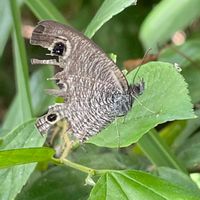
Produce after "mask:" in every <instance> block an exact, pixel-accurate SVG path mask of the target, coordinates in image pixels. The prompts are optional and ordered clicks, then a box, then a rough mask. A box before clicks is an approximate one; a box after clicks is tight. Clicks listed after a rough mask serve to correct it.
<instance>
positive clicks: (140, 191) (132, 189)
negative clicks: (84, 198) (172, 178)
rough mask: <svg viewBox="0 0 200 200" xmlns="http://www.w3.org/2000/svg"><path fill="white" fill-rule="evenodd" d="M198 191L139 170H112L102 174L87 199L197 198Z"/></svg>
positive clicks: (183, 199)
mask: <svg viewBox="0 0 200 200" xmlns="http://www.w3.org/2000/svg"><path fill="white" fill-rule="evenodd" d="M199 198H200V191H199V192H196V193H194V192H193V191H190V189H185V188H182V187H181V186H178V185H175V184H172V183H170V182H167V181H165V180H163V179H161V178H158V177H156V176H152V175H150V174H147V173H144V172H140V171H121V172H120V171H115V172H114V171H113V172H109V173H106V174H105V175H103V176H102V177H101V178H100V179H99V181H98V182H97V184H96V186H95V187H94V188H93V189H92V192H91V194H90V197H89V200H93V199H94V200H104V199H106V200H113V199H134V200H143V199H148V200H155V199H156V200H172V199H173V200H175V199H181V200H198V199H199Z"/></svg>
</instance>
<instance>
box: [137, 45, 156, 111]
mask: <svg viewBox="0 0 200 200" xmlns="http://www.w3.org/2000/svg"><path fill="white" fill-rule="evenodd" d="M151 50H152V49H151V48H149V49H147V51H146V52H145V54H144V56H143V58H142V61H141V63H140V64H139V66H138V69H137V71H136V73H135V75H134V77H133V84H134V82H135V79H136V77H137V75H138V73H139V70H140V68H141V66H142V64H143V63H144V61H145V58H146V57H147V55H148V54H149V52H150V51H151ZM134 99H135V101H137V103H138V104H139V105H141V106H143V107H144V108H145V109H146V110H148V111H149V112H151V113H153V114H155V113H156V112H154V111H152V110H151V109H149V108H148V107H146V106H145V105H143V104H142V103H141V102H140V101H139V100H138V98H137V97H136V96H134Z"/></svg>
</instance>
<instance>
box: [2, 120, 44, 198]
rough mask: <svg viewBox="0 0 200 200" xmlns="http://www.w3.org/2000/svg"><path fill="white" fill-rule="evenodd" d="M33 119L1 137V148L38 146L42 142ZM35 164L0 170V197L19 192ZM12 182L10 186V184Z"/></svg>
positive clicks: (13, 195) (9, 196) (12, 196)
mask: <svg viewBox="0 0 200 200" xmlns="http://www.w3.org/2000/svg"><path fill="white" fill-rule="evenodd" d="M34 123H35V120H31V121H28V122H25V123H24V124H22V125H20V126H19V127H18V128H16V129H14V130H13V131H11V132H10V133H9V134H7V135H6V136H5V137H4V138H3V144H2V145H1V146H0V149H1V150H8V149H19V148H29V147H39V146H42V144H43V143H44V140H45V138H44V137H42V136H41V135H40V134H39V133H38V131H37V130H36V128H35V127H34ZM35 165H36V164H28V165H21V166H15V167H12V168H9V169H2V170H0V183H1V187H0V199H14V197H15V196H16V195H17V193H19V192H20V190H21V189H22V187H23V186H24V184H25V183H26V181H27V179H28V178H29V176H30V174H31V173H32V171H33V170H34V168H35ZM11 183H12V187H10V184H11Z"/></svg>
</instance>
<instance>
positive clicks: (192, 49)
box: [158, 39, 200, 68]
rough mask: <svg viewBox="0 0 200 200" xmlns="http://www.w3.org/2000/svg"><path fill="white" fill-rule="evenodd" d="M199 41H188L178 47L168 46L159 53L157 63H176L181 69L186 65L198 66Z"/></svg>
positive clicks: (199, 55)
mask: <svg viewBox="0 0 200 200" xmlns="http://www.w3.org/2000/svg"><path fill="white" fill-rule="evenodd" d="M199 58H200V41H199V40H194V39H193V40H188V41H186V42H185V43H184V44H182V45H180V46H175V45H173V46H169V48H165V49H163V50H162V51H161V53H160V55H159V58H158V59H159V61H164V62H170V63H178V64H179V65H180V67H181V68H185V67H187V66H188V65H193V66H199V64H198V61H199V60H200V59H199Z"/></svg>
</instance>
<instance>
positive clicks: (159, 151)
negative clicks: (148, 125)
mask: <svg viewBox="0 0 200 200" xmlns="http://www.w3.org/2000/svg"><path fill="white" fill-rule="evenodd" d="M137 144H138V145H139V147H140V148H141V149H142V151H143V152H144V153H145V155H146V156H147V157H148V158H149V160H151V162H152V163H153V164H155V165H156V166H166V167H170V168H174V169H177V170H180V171H182V172H184V173H187V170H186V168H185V166H184V165H183V164H182V163H180V162H179V161H178V160H177V158H176V157H175V156H174V154H173V153H172V152H171V149H170V148H169V147H168V146H167V145H166V143H165V142H164V141H163V140H161V138H160V137H159V134H158V133H157V131H156V130H155V129H152V130H150V131H149V132H148V134H146V135H144V136H143V137H142V138H141V139H140V140H139V141H138V143H137Z"/></svg>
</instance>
